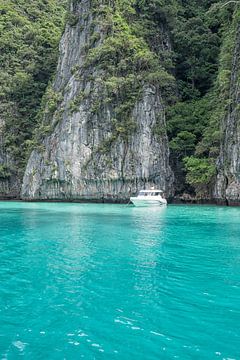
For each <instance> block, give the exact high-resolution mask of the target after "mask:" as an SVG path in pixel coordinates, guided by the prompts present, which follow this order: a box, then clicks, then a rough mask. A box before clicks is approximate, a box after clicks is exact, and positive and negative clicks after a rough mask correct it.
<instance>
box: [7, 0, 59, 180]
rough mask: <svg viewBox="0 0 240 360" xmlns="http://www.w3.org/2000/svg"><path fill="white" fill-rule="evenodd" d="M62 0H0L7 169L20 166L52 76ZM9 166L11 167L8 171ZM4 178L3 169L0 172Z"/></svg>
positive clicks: (19, 167)
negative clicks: (9, 163) (9, 162)
mask: <svg viewBox="0 0 240 360" xmlns="http://www.w3.org/2000/svg"><path fill="white" fill-rule="evenodd" d="M65 7H66V1H65V0H60V1H59V0H47V1H45V0H35V1H30V2H29V1H26V0H14V1H13V0H0V64H1V67H0V113H1V119H2V121H4V124H5V125H4V126H5V130H4V139H3V140H4V142H3V144H2V146H3V148H4V151H5V152H6V153H8V155H9V156H10V157H11V159H12V161H11V167H12V169H10V170H11V171H12V172H13V173H19V171H20V172H22V171H23V170H24V166H25V164H26V160H27V158H26V157H27V154H28V152H27V145H26V144H27V143H26V141H27V140H29V139H31V138H32V133H33V130H34V128H35V126H36V122H37V117H36V115H37V112H38V110H39V107H40V104H41V99H42V96H43V94H44V92H45V90H46V87H47V85H48V82H49V80H50V79H51V77H52V76H53V74H54V71H55V69H56V64H57V58H58V44H59V40H60V37H61V33H62V31H63V25H64V14H65ZM14 168H15V169H14ZM1 173H2V174H7V176H9V171H7V172H6V171H1Z"/></svg>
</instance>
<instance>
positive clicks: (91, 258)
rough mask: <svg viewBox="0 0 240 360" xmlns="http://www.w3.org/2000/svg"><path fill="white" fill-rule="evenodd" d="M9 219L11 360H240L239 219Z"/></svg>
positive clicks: (139, 214)
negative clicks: (19, 359) (175, 359)
mask: <svg viewBox="0 0 240 360" xmlns="http://www.w3.org/2000/svg"><path fill="white" fill-rule="evenodd" d="M0 214H1V215H0V262H1V267H0V293H1V297H0V323H1V326H0V355H1V356H0V358H1V359H16V358H18V357H23V358H24V359H45V358H46V359H47V358H49V359H51V360H52V359H53V360H55V359H64V358H66V359H79V358H85V359H100V358H103V359H114V358H116V359H121V360H122V359H138V360H141V359H149V360H151V359H159V358H160V359H161V358H162V359H173V358H180V359H181V358H182V359H195V358H199V359H214V358H218V359H219V358H220V359H221V358H222V359H224V358H226V359H227V358H232V359H238V358H240V353H239V341H240V332H239V321H240V314H239V295H240V277H239V274H240V262H239V258H240V243H239V233H240V224H239V215H240V214H239V209H233V208H232V209H231V208H220V207H219V208H217V207H197V206H196V207H187V206H179V207H177V206H169V207H162V208H156V207H154V208H135V207H126V206H123V205H86V204H53V203H51V204H46V203H42V204H41V203H30V204H27V203H0ZM226 338H227V339H228V341H226Z"/></svg>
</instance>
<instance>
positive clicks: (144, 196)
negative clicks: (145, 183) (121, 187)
mask: <svg viewBox="0 0 240 360" xmlns="http://www.w3.org/2000/svg"><path fill="white" fill-rule="evenodd" d="M130 201H131V202H132V203H133V204H134V205H135V206H162V205H167V200H166V199H164V197H163V191H162V190H155V189H151V190H141V191H140V192H139V194H138V195H137V196H134V197H130Z"/></svg>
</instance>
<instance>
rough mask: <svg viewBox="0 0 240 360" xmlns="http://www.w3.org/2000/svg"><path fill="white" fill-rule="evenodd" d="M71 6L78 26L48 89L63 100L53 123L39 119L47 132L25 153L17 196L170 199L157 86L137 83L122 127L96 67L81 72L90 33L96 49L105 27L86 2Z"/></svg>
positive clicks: (69, 32) (116, 103) (116, 102)
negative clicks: (144, 192)
mask: <svg viewBox="0 0 240 360" xmlns="http://www.w3.org/2000/svg"><path fill="white" fill-rule="evenodd" d="M100 3H101V2H100ZM99 5H100V4H99ZM71 6H72V12H74V13H75V14H77V15H78V21H77V23H76V24H75V26H70V25H67V27H66V30H65V33H64V36H63V38H62V41H61V45H60V60H59V64H58V70H57V76H56V80H55V82H54V85H53V89H54V92H55V93H57V94H61V96H60V98H61V100H60V101H59V103H58V106H57V110H56V111H55V113H54V114H53V116H51V117H50V118H49V117H48V118H47V120H46V118H45V120H44V121H45V122H46V121H48V122H49V123H50V124H51V127H52V133H51V135H48V136H47V137H45V138H44V139H43V141H42V146H41V149H40V150H39V149H38V150H37V149H36V150H34V151H33V152H32V154H31V157H30V159H29V161H28V165H27V168H26V172H25V176H24V180H23V186H22V197H23V198H24V199H33V200H34V199H60V200H64V199H65V200H70V199H73V200H74V199H93V200H106V199H109V200H125V199H127V198H129V196H130V195H131V194H133V193H135V192H136V191H137V190H139V189H140V188H143V187H149V186H157V187H160V188H162V189H163V190H164V191H165V192H166V194H167V196H170V195H171V194H172V182H173V179H172V178H173V176H172V172H171V169H170V167H169V150H168V141H167V136H166V131H165V112H164V105H163V100H162V97H161V93H160V90H159V87H158V86H157V85H153V84H150V83H147V82H146V81H142V82H141V87H140V89H139V88H138V95H137V96H136V97H135V99H134V103H133V105H132V108H131V111H130V116H129V117H128V120H127V121H126V119H125V120H124V121H125V122H123V120H121V118H119V107H121V105H122V99H121V97H119V96H118V94H117V95H116V96H113V95H114V93H113V92H112V93H111V96H110V97H109V94H108V93H107V92H106V86H105V84H104V83H103V79H104V77H105V72H104V70H102V69H101V68H99V66H98V64H95V66H91V65H90V66H87V65H86V63H87V58H88V57H87V53H86V48H87V47H89V43H90V42H91V41H92V39H91V36H92V35H91V33H92V29H93V27H94V36H95V38H96V39H97V40H96V41H95V44H94V48H95V49H98V47H100V46H101V45H102V44H103V42H104V39H105V38H106V37H107V31H104V26H106V24H103V23H102V22H101V21H100V22H99V21H96V18H95V17H94V14H93V11H92V4H91V1H89V0H84V1H81V2H79V3H77V4H76V2H74V3H73V4H72V5H71ZM132 81H133V84H134V81H135V79H134V78H132ZM126 111H128V110H126Z"/></svg>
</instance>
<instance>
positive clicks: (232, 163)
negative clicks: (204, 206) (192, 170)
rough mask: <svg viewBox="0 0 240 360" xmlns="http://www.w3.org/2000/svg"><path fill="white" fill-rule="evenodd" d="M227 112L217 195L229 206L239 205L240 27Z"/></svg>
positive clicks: (223, 131) (237, 35)
mask: <svg viewBox="0 0 240 360" xmlns="http://www.w3.org/2000/svg"><path fill="white" fill-rule="evenodd" d="M229 99H230V101H229V106H228V111H227V115H226V117H225V118H224V120H223V122H222V125H221V127H222V134H223V135H222V143H221V153H220V157H219V159H218V175H217V183H216V187H215V193H214V197H215V198H216V199H217V200H218V201H219V202H225V201H226V202H227V203H228V204H229V205H234V204H240V26H239V25H238V29H237V34H236V42H235V48H234V54H233V61H232V71H231V84H230V92H229Z"/></svg>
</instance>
